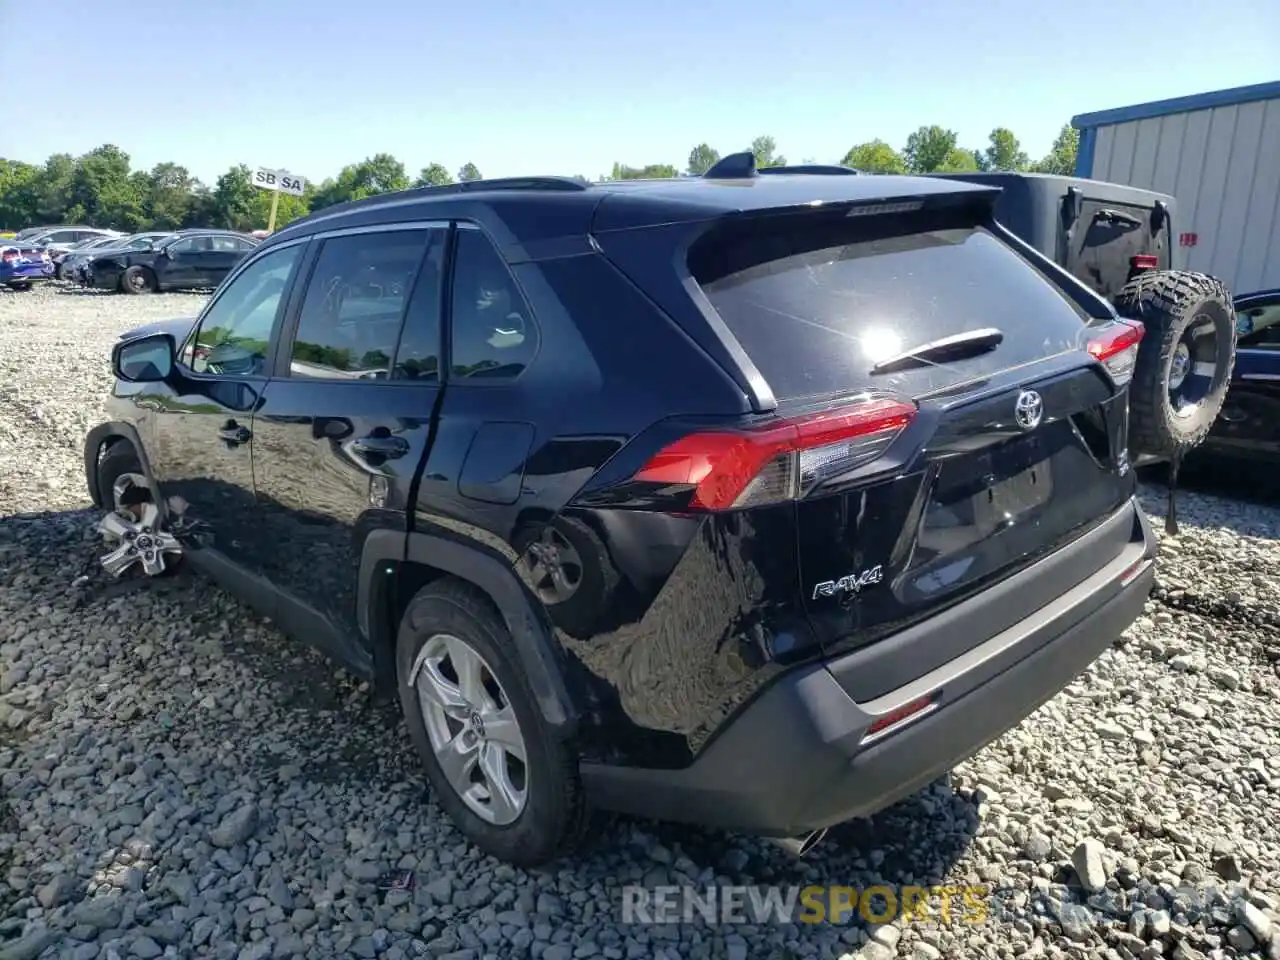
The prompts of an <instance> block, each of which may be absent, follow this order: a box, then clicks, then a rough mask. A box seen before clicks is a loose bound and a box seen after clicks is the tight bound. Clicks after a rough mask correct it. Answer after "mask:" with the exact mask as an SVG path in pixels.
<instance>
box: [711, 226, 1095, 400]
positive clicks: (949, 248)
mask: <svg viewBox="0 0 1280 960" xmlns="http://www.w3.org/2000/svg"><path fill="white" fill-rule="evenodd" d="M814 220H815V221H816V222H814V223H813V224H812V225H805V226H803V227H797V226H794V225H793V226H789V227H786V228H779V227H778V226H777V225H773V226H771V227H768V228H765V227H763V226H753V227H752V228H750V229H749V230H745V229H739V228H735V231H734V233H732V234H721V235H719V236H715V235H712V236H708V237H706V238H704V239H703V240H702V241H700V242H699V243H698V244H696V245H695V246H694V248H693V249H692V250H691V251H690V256H689V267H690V271H691V273H692V274H693V277H694V279H695V280H696V281H698V284H699V286H700V287H701V288H702V291H703V292H704V293H705V294H706V296H707V299H708V300H710V302H711V305H712V306H713V307H714V308H715V310H716V312H717V313H718V314H719V315H720V317H721V318H722V319H723V321H724V322H725V324H726V325H727V326H728V327H729V329H730V331H731V332H732V333H733V334H734V336H735V337H736V338H737V339H738V341H739V342H740V343H741V344H742V347H743V349H744V350H745V351H746V352H747V354H748V356H750V358H751V360H752V362H753V363H755V365H756V366H757V368H759V370H760V373H761V374H762V375H763V376H764V378H765V379H766V380H767V381H768V382H769V385H770V387H771V388H772V389H773V392H774V393H775V395H777V396H778V397H779V399H795V398H804V397H812V396H819V395H829V394H838V393H844V392H849V391H856V390H865V389H896V390H899V391H905V392H908V393H910V394H913V395H917V396H918V395H919V394H921V393H926V392H929V391H933V390H938V389H942V388H944V387H947V386H951V385H953V384H956V383H959V382H962V381H965V380H968V379H971V378H974V377H979V376H985V375H989V374H991V373H993V372H996V371H997V370H1001V369H1006V368H1008V367H1011V366H1015V365H1018V364H1021V363H1025V362H1028V361H1031V360H1036V359H1040V358H1042V357H1046V356H1053V355H1055V354H1058V353H1061V352H1062V351H1064V350H1069V349H1073V348H1075V347H1076V346H1077V344H1078V342H1079V336H1080V330H1081V328H1082V326H1083V324H1084V322H1085V318H1084V315H1083V314H1082V313H1080V312H1079V311H1078V309H1077V307H1076V306H1075V305H1074V304H1073V303H1072V302H1071V301H1069V300H1067V299H1066V298H1065V297H1064V296H1063V295H1062V294H1061V293H1060V292H1059V291H1058V289H1057V288H1056V287H1054V286H1053V285H1052V284H1051V283H1050V282H1049V281H1048V280H1047V279H1045V277H1043V276H1042V275H1041V274H1040V272H1039V271H1038V270H1036V269H1035V268H1034V267H1032V266H1031V265H1030V263H1029V262H1027V261H1026V260H1024V259H1023V258H1022V257H1021V256H1019V255H1018V254H1017V253H1016V252H1014V251H1013V250H1012V249H1011V248H1010V247H1008V246H1007V245H1005V244H1004V243H1003V242H1002V241H1001V240H1000V239H999V238H997V237H996V236H994V235H993V234H991V233H990V232H989V231H987V230H985V229H983V228H982V227H974V226H967V225H959V224H957V223H956V222H955V221H954V219H953V221H952V222H951V223H940V222H934V223H930V224H925V225H924V226H925V229H918V230H916V231H915V232H906V231H905V230H903V229H902V228H899V232H895V233H892V234H890V233H887V232H886V231H885V230H884V228H883V227H880V228H879V229H878V230H877V229H874V228H873V227H872V226H871V225H870V224H869V223H867V222H865V221H864V222H859V221H857V220H851V219H849V218H840V219H836V220H830V219H826V218H823V219H822V220H821V221H817V218H816V217H814ZM991 327H995V328H996V329H998V330H1000V331H1001V332H1002V333H1003V334H1004V340H1003V341H1002V342H1000V343H999V345H998V346H997V347H996V348H995V349H993V350H991V351H989V352H986V353H982V354H980V355H977V356H968V357H965V358H963V359H959V360H950V361H949V362H946V363H929V364H924V365H921V366H919V367H917V368H912V369H910V370H907V371H905V372H904V371H901V370H899V371H896V372H893V373H873V372H872V368H873V367H874V366H875V365H876V364H877V363H878V362H881V361H883V360H887V359H889V358H890V357H893V356H898V355H900V354H902V353H903V352H904V351H907V350H910V349H914V348H917V347H920V346H923V345H925V344H928V343H930V342H932V341H936V340H939V339H941V338H944V337H950V336H954V335H955V334H959V333H964V332H966V331H975V330H982V329H988V328H991Z"/></svg>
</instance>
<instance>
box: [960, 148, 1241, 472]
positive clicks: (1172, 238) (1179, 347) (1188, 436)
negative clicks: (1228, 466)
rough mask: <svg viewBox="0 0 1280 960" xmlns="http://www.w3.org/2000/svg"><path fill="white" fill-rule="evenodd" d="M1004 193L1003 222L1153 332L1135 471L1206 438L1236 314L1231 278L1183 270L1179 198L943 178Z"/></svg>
mask: <svg viewBox="0 0 1280 960" xmlns="http://www.w3.org/2000/svg"><path fill="white" fill-rule="evenodd" d="M940 176H945V177H949V178H952V179H960V180H965V181H968V182H971V183H977V184H981V185H985V186H994V187H999V188H1000V190H1001V193H1000V198H999V200H997V201H996V217H997V219H999V220H1000V222H1001V223H1003V224H1005V226H1007V227H1009V229H1010V230H1012V231H1013V232H1014V233H1016V234H1017V235H1018V236H1019V237H1020V238H1022V239H1023V240H1025V241H1026V242H1027V243H1029V244H1031V245H1032V246H1034V247H1035V248H1036V249H1037V250H1039V251H1041V252H1042V253H1043V254H1045V255H1046V256H1048V257H1050V258H1051V259H1053V260H1054V261H1055V262H1056V263H1058V264H1059V265H1060V266H1061V267H1063V268H1064V269H1066V270H1067V271H1068V272H1069V273H1071V275H1072V276H1074V277H1075V278H1076V279H1077V280H1080V281H1081V282H1082V283H1084V284H1086V285H1088V286H1089V287H1090V288H1091V289H1092V290H1093V291H1094V292H1096V293H1097V294H1099V295H1100V296H1102V297H1104V298H1106V299H1107V300H1108V301H1110V302H1111V303H1112V304H1113V305H1114V306H1115V308H1116V310H1117V311H1118V312H1119V313H1120V314H1121V315H1122V316H1124V317H1127V318H1130V319H1134V320H1137V321H1138V322H1140V323H1141V324H1142V325H1143V328H1144V330H1145V331H1146V332H1145V335H1144V337H1143V340H1142V345H1141V347H1140V348H1139V350H1138V364H1137V369H1136V370H1135V371H1134V376H1133V383H1132V384H1131V385H1130V387H1129V406H1130V418H1131V419H1130V425H1129V446H1130V447H1131V448H1132V450H1133V451H1134V452H1135V454H1136V459H1135V463H1134V465H1135V466H1142V465H1144V464H1146V463H1152V462H1156V461H1172V462H1173V464H1174V466H1175V467H1176V464H1177V462H1178V461H1179V460H1181V458H1182V457H1184V456H1185V455H1186V454H1187V453H1189V452H1190V451H1191V450H1193V449H1194V448H1196V447H1197V446H1199V445H1200V444H1201V443H1203V442H1204V440H1205V438H1206V437H1207V436H1208V434H1209V431H1210V428H1212V427H1213V425H1214V421H1215V420H1216V419H1217V417H1218V414H1219V412H1220V411H1221V410H1222V406H1223V402H1224V401H1225V399H1226V395H1227V388H1228V387H1229V386H1230V383H1231V372H1232V368H1233V365H1234V363H1235V356H1236V332H1237V331H1236V318H1235V310H1234V307H1233V305H1232V299H1231V293H1230V292H1229V291H1228V290H1227V289H1226V287H1225V286H1224V285H1223V284H1222V282H1221V281H1220V280H1218V279H1216V278H1214V277H1210V276H1206V275H1205V274H1202V273H1192V272H1189V271H1186V270H1182V269H1179V267H1181V264H1180V263H1179V262H1178V261H1179V260H1180V259H1181V257H1180V256H1179V254H1180V250H1181V247H1180V246H1179V243H1178V234H1177V228H1176V224H1177V201H1176V200H1175V198H1174V197H1171V196H1169V195H1168V194H1162V193H1155V192H1153V191H1150V190H1140V189H1138V188H1136V187H1128V186H1122V185H1120V184H1114V183H1103V182H1100V181H1097V180H1085V179H1081V178H1079V177H1057V176H1048V175H1043V174H1026V173H977V174H970V173H965V174H942V175H940Z"/></svg>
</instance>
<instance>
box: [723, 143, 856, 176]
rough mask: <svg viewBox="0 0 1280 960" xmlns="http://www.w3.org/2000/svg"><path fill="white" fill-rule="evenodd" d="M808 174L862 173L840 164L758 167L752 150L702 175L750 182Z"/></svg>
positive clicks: (727, 159) (725, 160)
mask: <svg viewBox="0 0 1280 960" xmlns="http://www.w3.org/2000/svg"><path fill="white" fill-rule="evenodd" d="M779 173H808V174H816V175H819V176H850V175H855V176H856V175H858V174H860V173H861V171H859V170H855V169H853V167H846V166H842V165H840V164H838V163H801V164H793V165H791V166H781V167H757V166H756V155H755V154H754V153H752V152H751V151H750V150H744V151H742V152H741V153H731V154H729V155H728V156H727V157H723V158H722V159H720V160H718V161H717V162H716V163H714V164H713V165H712V166H711V169H709V170H708V171H707V172H706V173H704V174H703V175H702V177H703V179H704V180H749V179H750V178H752V177H758V176H760V175H761V174H779Z"/></svg>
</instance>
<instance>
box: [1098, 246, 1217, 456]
mask: <svg viewBox="0 0 1280 960" xmlns="http://www.w3.org/2000/svg"><path fill="white" fill-rule="evenodd" d="M1210 299H1216V300H1219V301H1220V302H1222V303H1223V304H1224V305H1225V307H1226V309H1227V310H1228V311H1231V310H1232V309H1233V307H1232V300H1231V294H1230V292H1229V291H1228V290H1227V288H1226V286H1225V285H1224V284H1223V283H1222V282H1221V281H1219V280H1218V279H1216V278H1214V277H1211V276H1209V275H1208V274H1204V273H1194V272H1191V271H1160V272H1154V273H1145V274H1139V275H1138V276H1137V277H1135V278H1134V279H1132V280H1130V281H1129V282H1128V283H1127V284H1125V286H1124V287H1123V288H1122V289H1121V290H1120V292H1119V293H1117V294H1116V297H1115V308H1116V311H1117V312H1118V313H1119V314H1120V315H1121V316H1122V317H1126V318H1129V319H1133V320H1139V321H1141V322H1142V324H1143V326H1145V327H1146V333H1145V334H1144V336H1143V346H1144V347H1146V346H1147V345H1148V344H1149V342H1150V341H1152V340H1157V339H1158V340H1159V349H1155V350H1153V349H1139V351H1138V361H1137V364H1136V365H1135V367H1134V371H1133V379H1132V380H1131V381H1130V389H1129V447H1130V449H1131V450H1134V451H1136V452H1139V453H1143V454H1151V455H1154V456H1157V457H1161V458H1166V459H1171V458H1173V457H1174V456H1175V455H1179V454H1184V453H1186V452H1188V451H1189V450H1191V449H1192V448H1194V447H1196V446H1198V445H1199V444H1200V443H1201V442H1202V441H1203V440H1204V439H1205V437H1207V436H1208V434H1209V431H1210V430H1211V429H1212V428H1213V423H1214V421H1215V420H1216V419H1217V414H1218V411H1217V410H1215V411H1214V415H1213V416H1212V417H1204V418H1203V421H1202V422H1201V423H1200V424H1198V425H1197V427H1196V429H1195V430H1193V431H1191V432H1189V433H1185V434H1183V435H1182V436H1181V437H1179V438H1176V439H1175V438H1173V437H1171V436H1169V434H1168V431H1166V430H1165V429H1164V428H1163V426H1162V425H1163V424H1165V423H1167V415H1166V407H1165V397H1164V395H1163V394H1162V393H1157V395H1154V396H1153V391H1151V390H1141V389H1138V390H1135V389H1134V387H1135V386H1137V385H1138V384H1149V383H1151V382H1153V380H1154V379H1156V378H1157V377H1158V376H1159V374H1160V371H1162V370H1164V369H1166V367H1167V365H1168V364H1169V363H1170V360H1171V357H1172V354H1173V352H1174V350H1175V349H1176V348H1177V345H1178V340H1179V338H1180V337H1181V336H1182V331H1183V330H1184V329H1185V328H1186V325H1187V324H1188V323H1190V322H1191V320H1192V319H1193V314H1191V313H1190V308H1192V307H1195V306H1197V305H1199V304H1200V303H1203V302H1204V301H1205V300H1210ZM1233 347H1234V342H1233ZM1234 365H1235V351H1234V349H1233V350H1232V352H1231V358H1230V361H1229V363H1228V365H1227V370H1226V376H1225V380H1226V381H1227V382H1230V379H1231V371H1232V369H1233V367H1234ZM1161 379H1163V378H1161ZM1225 396H1226V391H1225V389H1224V390H1223V391H1222V396H1220V397H1219V398H1218V404H1219V407H1221V403H1222V400H1223V399H1225Z"/></svg>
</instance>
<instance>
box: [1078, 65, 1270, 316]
mask: <svg viewBox="0 0 1280 960" xmlns="http://www.w3.org/2000/svg"><path fill="white" fill-rule="evenodd" d="M1071 125H1072V126H1073V127H1075V128H1076V129H1077V130H1079V131H1080V147H1079V152H1078V153H1077V156H1076V171H1075V172H1076V176H1078V177H1087V178H1089V179H1092V180H1106V181H1110V182H1112V183H1123V184H1128V185H1130V186H1134V187H1141V188H1143V189H1147V190H1155V191H1157V192H1160V193H1166V194H1169V195H1171V196H1172V197H1173V198H1174V199H1175V201H1176V203H1177V206H1176V217H1177V222H1175V223H1174V225H1173V229H1174V233H1175V234H1176V236H1177V242H1178V244H1179V247H1180V249H1179V250H1177V251H1176V252H1177V253H1178V254H1180V256H1178V257H1177V258H1176V259H1177V261H1178V262H1179V264H1180V265H1182V266H1184V267H1185V268H1186V269H1188V270H1197V271H1200V272H1202V273H1209V274H1212V275H1214V276H1216V277H1218V278H1220V279H1221V280H1223V281H1224V282H1225V283H1226V284H1227V286H1228V287H1229V288H1230V289H1231V291H1232V292H1233V293H1236V294H1242V293H1250V292H1253V291H1255V290H1263V289H1268V288H1274V287H1280V81H1277V82H1274V83H1259V84H1255V85H1253V86H1248V87H1236V88H1234V89H1231V90H1217V91H1214V92H1212V93H1201V94H1196V95H1195V96H1190V97H1178V98H1175V99H1173V100H1161V101H1157V102H1155V103H1143V104H1138V105H1137V106H1132V107H1119V108H1117V109H1115V110H1102V111H1100V112H1098V113H1085V114H1081V115H1080V116H1078V117H1073V118H1072V120H1071Z"/></svg>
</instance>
